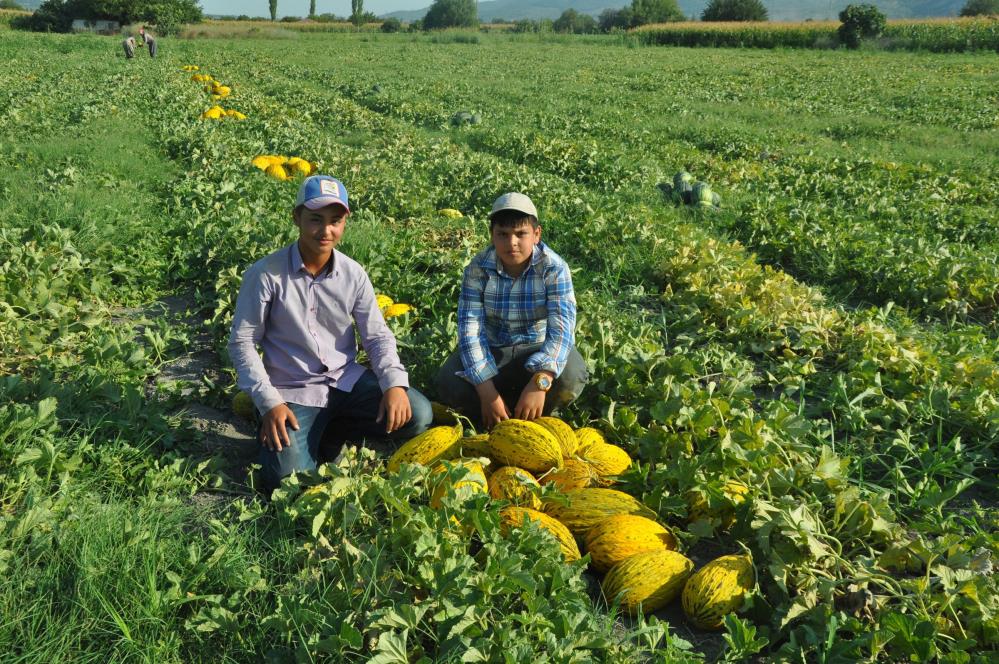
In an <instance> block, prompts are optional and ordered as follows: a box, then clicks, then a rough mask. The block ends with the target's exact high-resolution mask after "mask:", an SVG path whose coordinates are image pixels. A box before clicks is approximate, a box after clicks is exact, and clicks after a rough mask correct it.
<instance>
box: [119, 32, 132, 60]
mask: <svg viewBox="0 0 999 664" xmlns="http://www.w3.org/2000/svg"><path fill="white" fill-rule="evenodd" d="M121 45H122V48H124V49H125V57H126V58H128V59H129V60H131V59H132V58H134V57H135V37H133V36H132V35H129V36H128V37H125V39H124V41H122V42H121Z"/></svg>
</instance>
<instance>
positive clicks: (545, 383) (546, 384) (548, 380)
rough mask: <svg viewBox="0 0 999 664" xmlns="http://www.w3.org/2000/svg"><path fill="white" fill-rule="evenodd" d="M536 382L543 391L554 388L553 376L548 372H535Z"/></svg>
mask: <svg viewBox="0 0 999 664" xmlns="http://www.w3.org/2000/svg"><path fill="white" fill-rule="evenodd" d="M534 384H535V385H537V386H538V389H539V390H541V391H542V392H547V391H548V390H550V389H552V377H551V376H549V375H548V374H546V373H544V372H541V371H539V372H538V373H536V374H534Z"/></svg>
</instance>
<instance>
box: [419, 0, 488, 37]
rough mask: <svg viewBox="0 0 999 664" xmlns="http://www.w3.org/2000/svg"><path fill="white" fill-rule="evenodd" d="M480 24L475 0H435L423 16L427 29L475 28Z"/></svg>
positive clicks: (424, 26) (424, 25)
mask: <svg viewBox="0 0 999 664" xmlns="http://www.w3.org/2000/svg"><path fill="white" fill-rule="evenodd" d="M478 24H479V16H478V10H477V9H476V4H475V1H474V0H434V3H433V4H432V5H430V9H429V10H427V13H426V15H425V16H424V17H423V28H424V29H425V30H440V29H443V28H474V27H475V26H477V25H478Z"/></svg>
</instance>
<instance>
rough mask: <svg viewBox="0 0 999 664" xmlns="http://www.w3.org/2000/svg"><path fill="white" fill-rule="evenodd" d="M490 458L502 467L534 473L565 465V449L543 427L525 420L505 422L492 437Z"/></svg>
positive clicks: (490, 439)
mask: <svg viewBox="0 0 999 664" xmlns="http://www.w3.org/2000/svg"><path fill="white" fill-rule="evenodd" d="M489 449H490V452H491V453H490V456H491V457H492V458H494V459H496V460H497V461H499V462H500V463H502V464H503V465H506V466H516V467H517V468H523V469H525V470H528V471H530V472H532V473H543V472H545V471H547V470H550V469H552V468H560V467H561V466H562V447H561V446H560V445H559V443H558V441H557V440H556V439H555V436H553V435H552V434H551V433H549V432H548V430H547V429H545V428H544V427H543V426H541V425H539V424H535V423H534V422H527V421H525V420H516V419H510V420H504V421H502V422H500V423H499V424H497V425H496V426H495V427H493V430H492V432H490V434H489Z"/></svg>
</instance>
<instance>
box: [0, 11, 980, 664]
mask: <svg viewBox="0 0 999 664" xmlns="http://www.w3.org/2000/svg"><path fill="white" fill-rule="evenodd" d="M0 30H2V29H0ZM119 42H120V40H119V39H116V38H101V37H88V36H56V35H29V34H22V33H15V32H10V31H0V58H2V60H3V61H4V62H5V63H7V64H6V66H5V67H4V68H2V69H0V219H2V222H0V573H2V575H3V577H4V579H5V582H4V583H3V584H2V585H0V616H2V620H0V652H2V653H5V655H4V657H3V660H4V661H5V662H8V661H9V662H52V661H73V662H91V661H92V662H107V661H114V662H117V661H155V662H192V661H214V662H221V661H231V662H249V661H263V660H266V661H276V662H283V661H302V662H309V661H359V662H363V661H372V662H381V663H386V662H407V661H408V662H417V661H421V662H423V661H426V662H431V661H507V662H523V661H529V660H537V661H552V662H586V661H606V662H628V661H635V662H644V661H669V662H672V661H701V660H707V661H714V660H717V659H719V658H721V659H728V660H730V661H741V660H746V659H752V658H754V657H755V658H758V661H787V662H855V661H892V662H895V661H920V662H924V661H925V662H930V661H943V662H955V663H957V662H982V663H984V662H991V661H995V659H996V657H997V656H999V578H997V574H996V567H997V565H999V535H997V530H999V528H997V527H999V508H997V498H999V486H997V481H996V477H997V466H996V461H997V440H999V327H997V324H996V310H997V305H999V258H997V256H999V239H997V235H996V225H997V220H999V213H997V210H999V157H997V155H999V67H997V66H996V65H997V60H996V55H995V54H994V53H990V54H960V55H958V54H954V55H949V54H927V53H904V54H903V53H888V52H863V51H862V52H842V51H783V50H777V51H762V50H734V49H733V50H727V49H688V48H684V49H680V48H676V49H674V48H665V47H657V48H651V47H639V48H635V47H634V44H631V45H629V44H628V43H626V42H623V41H621V40H617V39H614V38H610V37H608V38H606V39H604V38H599V39H598V38H579V39H569V38H555V39H538V38H536V37H522V36H517V35H510V36H503V35H485V36H480V35H469V36H463V35H460V34H458V35H455V34H443V35H435V36H414V35H379V34H354V35H348V34H343V35H339V34H319V35H308V34H302V35H295V36H293V37H292V36H285V37H283V38H272V39H260V40H250V39H230V40H210V39H204V40H184V41H180V40H176V39H163V40H162V41H161V45H160V56H161V57H158V58H157V59H156V60H151V59H149V58H148V57H146V56H145V53H144V52H139V53H138V54H137V55H138V57H137V58H136V59H135V60H133V61H126V60H125V59H124V58H123V57H121V54H120V51H121V48H120V44H119ZM183 65H198V66H200V68H201V70H200V71H202V72H205V73H208V74H210V75H211V76H213V77H214V78H215V79H217V80H219V81H221V82H222V83H224V84H226V85H228V86H231V88H232V95H231V97H229V98H227V99H224V100H221V101H220V102H219V103H220V104H221V105H222V106H224V107H226V108H232V109H236V110H239V111H241V112H243V113H245V114H246V115H247V119H246V120H243V121H236V120H226V121H221V122H217V121H212V120H201V119H199V117H200V115H201V113H202V112H203V111H205V110H206V109H207V108H209V106H211V104H212V102H211V100H210V99H209V98H208V96H207V95H206V93H205V92H204V91H203V90H202V87H201V86H200V85H199V84H197V83H194V82H192V81H191V80H190V79H191V75H190V74H189V73H186V72H183V71H181V67H182V66H183ZM460 111H469V112H476V113H479V114H481V117H482V122H481V124H476V125H468V126H458V127H456V126H453V125H452V123H451V118H452V116H453V115H454V114H455V113H457V112H460ZM260 154H276V155H297V156H300V157H302V158H305V159H307V160H309V161H311V162H313V163H315V164H317V165H318V167H319V169H320V171H321V172H325V173H330V174H333V175H336V176H338V177H341V178H342V179H343V180H344V181H345V182H346V184H347V186H348V188H349V189H350V192H351V197H352V207H353V208H354V210H355V213H354V214H353V216H352V217H351V221H350V223H349V226H348V230H347V234H346V238H345V243H344V245H343V247H342V249H343V250H344V252H345V253H347V254H348V255H350V256H352V257H354V258H356V259H357V260H359V261H360V262H361V263H362V264H363V265H364V266H365V267H366V268H367V270H368V273H369V275H370V276H371V278H372V281H373V282H374V285H375V288H376V289H377V290H378V291H379V292H383V293H387V294H388V295H390V296H391V297H393V298H394V299H395V300H396V301H400V302H408V303H412V304H413V306H414V307H415V312H414V313H412V314H409V315H407V316H403V317H400V318H397V319H393V320H392V325H393V327H394V329H395V331H396V333H397V336H398V338H399V341H400V346H401V349H402V353H403V359H404V361H405V362H406V363H407V366H408V367H409V370H410V377H411V381H412V382H413V384H415V385H417V386H419V387H420V388H421V389H424V390H425V392H427V393H428V394H430V396H434V395H433V388H432V384H433V381H432V376H433V375H434V373H435V371H436V369H437V367H438V366H439V365H440V364H441V362H442V361H443V360H444V358H445V357H446V356H447V355H448V354H449V353H450V351H451V349H452V348H453V346H454V343H455V334H456V323H455V320H456V302H457V294H458V290H459V286H460V277H461V271H462V268H463V267H464V265H465V264H466V262H467V261H468V260H469V258H470V257H471V256H472V255H473V254H474V253H475V252H476V251H478V250H479V249H480V248H481V247H483V246H484V244H485V243H486V242H487V240H488V230H487V229H488V226H487V222H486V220H485V215H486V213H487V211H488V209H489V205H490V204H491V202H492V200H493V199H494V198H495V197H496V196H497V195H498V194H499V193H501V192H503V191H509V190H518V191H523V192H525V193H528V194H529V195H530V196H531V197H532V198H533V199H534V201H535V202H536V203H538V207H539V209H540V214H541V217H542V224H543V227H544V238H545V240H546V241H547V242H548V243H550V244H551V246H552V247H553V248H554V249H555V250H556V251H557V252H559V253H560V254H561V255H562V256H563V257H565V258H566V259H567V261H568V262H569V264H570V265H571V266H572V268H573V279H574V283H575V287H576V293H577V299H578V302H579V324H578V329H577V340H578V345H579V349H580V352H581V353H582V354H583V356H584V358H585V359H586V361H587V364H588V367H589V369H590V372H591V375H592V381H591V384H590V385H589V386H588V388H587V390H586V391H585V392H584V393H583V395H582V397H581V398H580V399H579V400H578V401H577V402H576V403H575V404H573V406H572V407H571V409H570V410H569V412H566V413H563V416H564V417H565V419H566V420H567V421H569V422H571V423H572V424H573V425H574V426H577V427H581V426H594V427H596V428H598V429H600V430H601V431H602V432H603V433H604V434H605V435H606V436H607V438H608V439H609V440H611V441H613V442H615V443H617V444H619V445H620V446H622V447H623V448H625V449H626V450H627V451H628V452H629V454H630V455H631V456H632V457H633V458H634V459H636V460H637V463H635V464H634V465H633V466H632V468H631V469H630V470H629V471H628V472H627V473H626V474H625V475H623V476H622V477H621V480H620V482H619V485H618V488H621V489H623V490H626V491H627V492H629V493H631V494H633V495H636V496H638V497H640V498H642V499H643V500H644V502H645V504H646V505H648V506H649V507H650V508H652V509H654V510H655V511H656V512H657V513H658V516H659V520H660V521H661V522H663V523H665V524H667V525H668V526H669V527H670V528H671V529H673V531H674V532H675V533H676V534H677V536H678V538H679V539H680V546H681V550H682V551H684V552H685V553H686V554H687V555H688V556H689V557H690V558H691V559H692V560H694V562H695V563H696V564H697V565H698V566H700V565H701V564H703V563H705V562H707V561H708V560H710V559H711V558H714V557H716V556H718V555H721V554H725V553H737V552H740V551H742V550H748V551H750V552H751V554H752V556H753V560H754V564H755V568H756V575H757V582H758V583H757V587H756V589H755V591H754V592H753V594H752V595H751V599H750V601H748V602H747V603H746V605H745V606H744V607H743V609H742V611H741V612H740V613H739V614H738V617H730V618H729V619H728V621H727V623H726V627H725V629H724V630H723V631H722V632H721V633H717V634H713V633H706V632H701V631H698V630H696V629H693V628H692V627H690V626H689V624H688V623H687V622H686V621H685V619H684V618H683V614H682V612H681V611H680V610H679V608H677V607H676V606H673V607H671V608H668V609H666V610H664V611H662V612H658V613H656V614H655V615H652V616H649V617H646V618H644V619H637V620H636V619H633V618H630V617H628V616H624V615H621V613H620V612H619V611H618V610H617V608H616V607H615V606H614V605H613V602H612V601H611V602H610V603H608V602H607V601H605V600H604V599H603V598H602V597H601V595H600V591H599V586H598V585H597V579H598V577H597V576H596V575H594V574H592V573H591V572H588V571H587V570H586V565H585V564H584V563H575V564H570V565H567V564H564V563H563V562H562V557H561V554H560V553H559V549H558V547H557V546H556V545H555V544H554V543H553V542H552V541H551V540H550V538H549V537H547V536H546V535H545V534H544V533H542V532H541V531H540V530H538V529H527V530H522V531H519V533H520V534H519V535H518V536H516V537H503V536H501V535H500V532H499V527H498V517H497V509H498V508H497V505H496V504H495V503H490V502H489V501H488V500H487V499H485V497H482V498H476V499H473V500H472V501H471V502H467V503H461V502H460V501H458V500H457V499H454V500H450V499H449V500H448V501H446V502H445V509H442V510H434V509H431V508H430V507H429V506H428V504H427V503H428V493H429V491H428V488H427V473H426V470H425V469H421V468H419V467H415V466H412V467H407V468H406V469H404V471H403V472H400V473H398V474H394V475H389V474H387V473H386V472H385V469H384V459H383V458H380V457H378V456H377V455H375V454H374V453H372V452H371V451H370V450H359V451H357V453H356V454H353V455H350V456H349V457H348V458H347V459H346V460H345V461H344V462H343V463H342V464H340V465H339V466H337V467H332V466H326V467H324V469H323V470H322V471H321V474H322V478H315V477H314V478H301V480H300V481H299V480H297V479H295V480H291V481H289V482H288V483H287V484H286V485H285V487H284V488H282V489H281V490H279V491H278V492H277V493H276V494H275V496H274V499H273V500H272V501H269V502H268V501H265V500H263V499H262V498H260V497H259V496H258V495H257V494H256V493H255V492H254V490H253V489H252V474H250V475H249V476H248V474H247V467H246V465H247V462H249V461H252V459H253V443H252V442H251V441H246V442H244V443H242V444H236V443H233V444H228V445H223V444H219V440H220V438H219V436H217V435H214V433H212V431H210V430H209V431H206V429H205V427H204V426H203V424H204V422H205V421H206V419H211V418H212V417H214V418H216V420H217V421H221V422H224V423H227V425H228V426H235V427H236V428H240V427H241V428H242V430H243V431H246V430H249V431H250V434H251V435H252V425H250V424H248V423H245V422H243V423H240V422H239V420H238V418H236V417H235V416H234V415H233V414H232V413H231V412H230V400H231V397H232V395H233V393H234V389H235V388H234V387H233V377H232V373H231V369H229V367H228V361H227V359H226V357H225V341H226V339H227V337H228V326H229V322H230V320H231V314H232V307H233V304H234V301H235V297H236V293H237V290H238V286H239V281H240V276H241V274H242V272H243V270H244V269H245V268H246V267H247V266H248V265H249V264H250V263H252V262H253V261H254V260H256V259H257V258H259V257H261V256H263V255H265V254H267V253H269V252H271V251H273V250H274V249H276V248H277V247H279V246H281V245H282V244H286V243H288V242H290V241H291V240H292V239H293V238H294V237H295V235H294V226H293V225H292V223H291V219H290V207H291V204H292V201H293V198H294V194H295V190H296V187H297V181H295V180H291V181H279V180H277V179H274V178H271V177H268V176H266V175H265V174H264V173H262V172H261V171H259V170H258V169H256V168H254V167H253V166H252V165H251V163H250V162H251V160H252V159H253V158H254V157H256V156H257V155H260ZM681 169H686V170H688V171H690V172H691V173H692V174H693V175H694V176H695V177H696V178H697V179H700V180H704V181H706V182H709V183H710V184H711V185H712V187H713V189H714V191H715V192H717V193H719V194H720V195H721V199H722V202H721V207H720V209H718V210H703V211H702V210H700V209H696V208H691V207H689V206H685V205H682V204H678V203H677V202H675V201H674V200H673V199H672V198H669V197H667V196H664V194H663V191H662V188H661V187H660V186H659V185H660V184H663V183H669V182H672V177H673V174H674V173H675V172H676V171H679V170H681ZM441 208H455V209H457V210H460V211H461V212H462V213H464V215H465V216H464V217H462V218H459V219H449V218H446V217H444V216H442V215H440V214H438V212H437V210H439V209H441ZM192 362H194V363H195V364H196V365H197V367H198V370H197V371H194V372H187V373H185V372H184V371H182V370H181V369H180V368H179V367H182V366H189V365H190V364H191V363H192ZM319 479H323V480H324V481H325V482H326V483H325V484H323V487H324V488H323V489H322V490H321V491H320V492H319V493H318V494H311V495H310V496H303V494H302V488H301V487H302V486H303V485H311V484H315V483H316V482H317V481H318V480H319ZM731 480H735V481H739V482H742V483H744V484H745V485H746V486H748V487H749V488H750V492H749V495H748V497H747V499H746V500H745V501H744V502H741V503H738V504H734V502H733V501H732V500H731V496H729V495H727V494H726V493H725V492H723V490H722V489H723V487H724V486H725V482H726V481H731ZM691 492H698V493H700V494H701V495H703V496H705V497H706V499H707V500H708V502H709V504H710V505H711V506H712V507H717V508H719V509H724V508H729V509H734V515H735V521H734V524H733V525H732V526H731V527H730V528H725V527H723V526H724V524H723V523H722V520H720V519H717V518H715V519H708V520H698V521H693V522H689V523H688V519H687V517H688V511H689V506H688V502H687V500H685V496H688V495H690V493H691ZM317 496H318V497H317ZM452 515H459V516H460V518H461V521H462V523H463V524H466V525H468V526H469V527H470V528H471V530H472V532H471V534H470V535H468V536H463V535H462V534H461V533H460V531H456V529H455V528H454V527H453V525H452V522H451V517H452ZM611 600H613V598H611Z"/></svg>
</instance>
